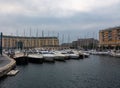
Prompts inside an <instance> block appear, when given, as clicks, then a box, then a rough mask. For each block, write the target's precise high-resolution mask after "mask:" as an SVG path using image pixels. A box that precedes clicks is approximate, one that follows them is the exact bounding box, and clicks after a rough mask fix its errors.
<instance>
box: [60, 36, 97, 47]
mask: <svg viewBox="0 0 120 88" xmlns="http://www.w3.org/2000/svg"><path fill="white" fill-rule="evenodd" d="M97 46H98V40H96V39H94V38H83V39H78V40H77V41H73V42H72V43H63V44H62V47H69V48H76V49H81V48H84V49H93V48H97Z"/></svg>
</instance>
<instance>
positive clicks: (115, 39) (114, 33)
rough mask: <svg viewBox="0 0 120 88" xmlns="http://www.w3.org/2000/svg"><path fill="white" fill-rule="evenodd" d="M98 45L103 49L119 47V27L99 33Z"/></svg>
mask: <svg viewBox="0 0 120 88" xmlns="http://www.w3.org/2000/svg"><path fill="white" fill-rule="evenodd" d="M99 45H100V46H101V47H102V46H105V47H108V46H109V47H115V46H120V27H114V28H108V29H104V30H100V31H99Z"/></svg>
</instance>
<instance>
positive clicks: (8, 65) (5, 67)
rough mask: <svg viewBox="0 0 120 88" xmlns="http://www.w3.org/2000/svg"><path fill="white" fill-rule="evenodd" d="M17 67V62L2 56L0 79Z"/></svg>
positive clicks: (0, 57) (0, 59)
mask: <svg viewBox="0 0 120 88" xmlns="http://www.w3.org/2000/svg"><path fill="white" fill-rule="evenodd" d="M15 66H16V61H15V60H14V59H11V58H10V57H8V56H7V55H5V54H3V55H2V56H0V77H2V76H4V75H6V74H7V73H8V72H9V71H10V70H12V69H13V68H14V67H15Z"/></svg>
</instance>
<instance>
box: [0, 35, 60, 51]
mask: <svg viewBox="0 0 120 88" xmlns="http://www.w3.org/2000/svg"><path fill="white" fill-rule="evenodd" d="M58 46H59V39H58V38H57V37H22V36H6V35H3V38H2V47H3V48H4V49H8V48H20V49H23V48H40V47H58Z"/></svg>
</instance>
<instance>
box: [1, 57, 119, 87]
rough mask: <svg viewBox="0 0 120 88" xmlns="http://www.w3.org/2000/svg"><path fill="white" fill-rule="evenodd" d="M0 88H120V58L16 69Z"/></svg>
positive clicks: (93, 59)
mask: <svg viewBox="0 0 120 88" xmlns="http://www.w3.org/2000/svg"><path fill="white" fill-rule="evenodd" d="M17 69H19V70H20V72H19V73H18V74H17V75H16V76H12V77H5V78H2V79H0V88H120V58H115V57H110V56H97V55H95V56H93V55H91V56H90V57H89V58H85V59H80V60H67V61H66V62H56V63H52V64H50V63H43V64H32V63H29V64H28V65H20V66H17Z"/></svg>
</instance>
